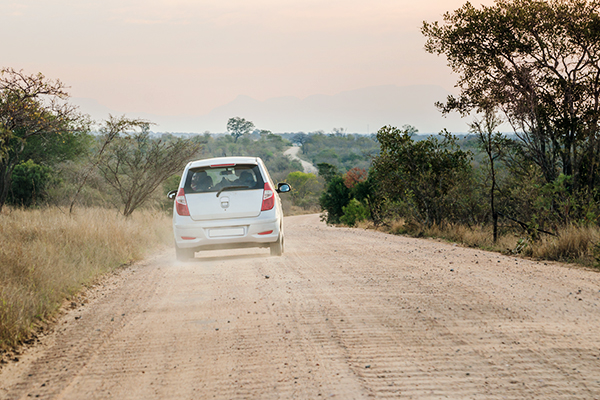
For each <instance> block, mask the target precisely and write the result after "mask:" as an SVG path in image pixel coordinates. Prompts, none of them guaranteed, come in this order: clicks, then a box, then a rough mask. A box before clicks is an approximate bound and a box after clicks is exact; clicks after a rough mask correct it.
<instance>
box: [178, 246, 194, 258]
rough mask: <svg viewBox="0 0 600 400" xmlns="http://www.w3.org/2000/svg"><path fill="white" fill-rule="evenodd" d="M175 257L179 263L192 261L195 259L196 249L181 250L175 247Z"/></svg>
mask: <svg viewBox="0 0 600 400" xmlns="http://www.w3.org/2000/svg"><path fill="white" fill-rule="evenodd" d="M175 255H176V257H177V260H178V261H190V260H191V259H192V258H194V255H195V252H194V249H181V248H179V247H177V245H175Z"/></svg>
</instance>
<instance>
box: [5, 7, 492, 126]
mask: <svg viewBox="0 0 600 400" xmlns="http://www.w3.org/2000/svg"><path fill="white" fill-rule="evenodd" d="M465 2H466V0H443V1H442V0H421V1H414V0H410V1H409V0H253V1H248V0H245V1H242V0H102V1H89V0H20V1H11V0H0V37H2V38H3V39H2V45H1V46H0V49H1V51H0V60H1V62H0V66H3V67H12V68H15V69H23V70H24V71H25V72H27V73H36V72H42V73H43V74H44V75H46V76H47V77H48V78H53V79H54V78H59V79H60V80H61V81H63V82H64V83H65V84H67V85H68V86H70V88H71V89H70V93H71V95H72V96H73V97H78V98H89V99H95V100H97V101H98V102H99V103H100V104H102V105H103V106H106V107H108V108H110V109H113V110H118V111H119V112H123V113H136V112H143V113H152V114H157V115H172V116H176V115H202V114H206V113H208V112H209V111H211V110H212V109H214V108H215V107H218V106H221V105H223V104H226V103H228V102H231V101H232V100H233V99H235V98H236V97H237V96H238V95H247V96H250V97H252V98H254V99H257V100H261V101H263V100H266V99H269V98H273V97H280V96H294V97H298V98H304V97H307V96H309V95H313V94H327V95H333V94H336V93H339V92H343V91H348V90H354V89H359V88H364V87H369V86H377V85H398V86H405V85H414V84H435V85H440V86H442V87H444V88H445V89H447V90H452V87H453V85H454V83H455V81H456V76H453V75H452V74H451V71H450V69H449V67H447V66H446V60H445V59H444V58H442V57H437V56H434V55H431V54H429V53H427V52H425V50H424V49H423V45H424V43H425V38H424V37H423V36H422V35H421V33H420V27H421V25H422V21H423V20H427V21H435V20H441V19H442V15H443V13H444V12H445V11H450V10H454V9H456V8H458V7H460V6H461V5H462V4H464V3H465ZM472 3H473V4H474V5H476V6H479V4H481V3H484V4H488V5H489V4H493V1H492V0H475V1H472ZM441 100H442V99H441Z"/></svg>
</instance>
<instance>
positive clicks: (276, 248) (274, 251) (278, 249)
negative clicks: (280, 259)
mask: <svg viewBox="0 0 600 400" xmlns="http://www.w3.org/2000/svg"><path fill="white" fill-rule="evenodd" d="M283 238H284V236H283V231H282V232H281V233H280V234H279V238H278V239H277V241H276V242H275V243H271V255H272V256H281V255H282V254H283V242H284V239H283Z"/></svg>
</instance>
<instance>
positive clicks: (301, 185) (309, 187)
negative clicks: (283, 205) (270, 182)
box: [285, 171, 323, 209]
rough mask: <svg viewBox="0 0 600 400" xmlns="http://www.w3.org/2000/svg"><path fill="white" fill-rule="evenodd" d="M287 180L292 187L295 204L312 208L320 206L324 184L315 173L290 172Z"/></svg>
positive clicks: (304, 207)
mask: <svg viewBox="0 0 600 400" xmlns="http://www.w3.org/2000/svg"><path fill="white" fill-rule="evenodd" d="M285 181H286V182H287V183H289V184H290V185H291V187H292V192H291V193H290V195H291V198H292V203H293V205H294V206H297V207H301V208H303V209H311V208H315V207H318V206H319V194H320V193H321V191H322V190H323V185H322V183H321V182H319V180H318V179H317V177H316V176H315V175H314V174H307V173H304V172H300V171H294V172H290V173H289V174H288V175H287V177H286V178H285Z"/></svg>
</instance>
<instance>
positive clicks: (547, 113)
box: [422, 0, 600, 193]
mask: <svg viewBox="0 0 600 400" xmlns="http://www.w3.org/2000/svg"><path fill="white" fill-rule="evenodd" d="M422 33H423V34H424V35H425V36H426V37H427V43H426V45H425V48H426V50H427V51H429V52H430V53H433V54H438V55H445V56H446V58H447V59H448V65H449V66H450V67H451V68H452V70H453V71H454V72H456V73H457V74H459V79H458V82H457V85H456V86H457V87H458V88H459V89H460V96H459V97H457V98H456V97H454V96H449V97H448V99H447V102H446V103H445V104H438V105H439V106H440V107H441V109H442V111H443V112H450V111H453V110H456V111H459V112H461V113H463V114H466V113H469V112H471V111H477V112H484V111H485V110H486V109H490V108H494V107H497V108H499V109H500V110H502V111H503V112H504V115H505V117H506V119H507V121H508V122H510V124H511V125H512V126H513V127H514V129H515V133H516V134H517V135H518V137H519V138H520V141H521V142H522V144H523V147H524V150H525V155H526V156H527V157H528V158H529V159H531V160H533V161H534V162H535V163H536V164H537V165H538V166H539V167H540V169H541V171H542V173H543V176H544V178H545V180H546V182H547V183H551V182H554V181H555V180H556V179H557V177H558V176H559V175H560V174H561V173H562V174H564V175H565V176H572V177H573V179H572V181H571V183H570V185H571V189H570V191H571V192H572V193H573V192H577V191H578V190H579V189H581V188H584V187H586V188H587V189H588V190H589V191H591V190H592V189H593V188H595V187H597V186H598V185H599V184H600V173H599V167H600V137H599V136H598V131H599V130H600V129H599V128H600V127H599V119H600V47H599V46H598V43H599V42H600V2H598V1H588V0H547V1H546V0H496V2H495V4H494V5H493V6H489V7H488V6H482V7H481V8H480V9H477V8H475V7H473V6H472V5H471V4H470V3H466V4H465V5H464V6H462V7H461V8H459V9H457V10H455V11H453V12H448V13H446V14H444V22H443V23H438V22H433V23H428V22H424V23H423V27H422Z"/></svg>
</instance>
